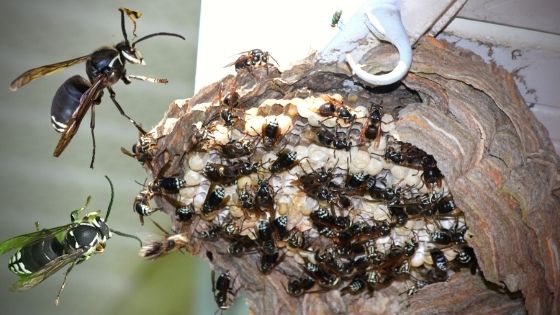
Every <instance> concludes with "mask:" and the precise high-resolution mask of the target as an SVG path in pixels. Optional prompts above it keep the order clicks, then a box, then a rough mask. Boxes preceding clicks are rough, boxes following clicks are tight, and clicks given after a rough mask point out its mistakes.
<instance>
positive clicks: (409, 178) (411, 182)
mask: <svg viewBox="0 0 560 315" xmlns="http://www.w3.org/2000/svg"><path fill="white" fill-rule="evenodd" d="M420 174H421V173H420V172H419V171H416V170H414V171H409V172H408V174H407V175H406V177H405V178H404V184H405V185H407V186H409V187H417V186H418V185H419V184H420V183H421V182H422V177H421V175H420ZM418 187H420V186H418Z"/></svg>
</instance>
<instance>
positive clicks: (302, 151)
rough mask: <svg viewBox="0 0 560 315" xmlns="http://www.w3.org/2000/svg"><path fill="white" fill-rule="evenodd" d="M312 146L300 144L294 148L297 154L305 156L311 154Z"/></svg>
mask: <svg viewBox="0 0 560 315" xmlns="http://www.w3.org/2000/svg"><path fill="white" fill-rule="evenodd" d="M310 147H311V146H308V145H298V146H296V147H295V148H294V151H296V154H297V156H299V157H301V158H304V157H306V156H308V155H309V153H308V152H309V149H310Z"/></svg>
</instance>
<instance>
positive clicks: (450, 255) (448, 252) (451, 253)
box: [442, 248, 458, 261]
mask: <svg viewBox="0 0 560 315" xmlns="http://www.w3.org/2000/svg"><path fill="white" fill-rule="evenodd" d="M442 251H443V255H444V256H445V258H447V261H452V260H454V259H455V257H457V254H458V253H457V251H455V250H454V249H453V248H445V249H443V250H442Z"/></svg>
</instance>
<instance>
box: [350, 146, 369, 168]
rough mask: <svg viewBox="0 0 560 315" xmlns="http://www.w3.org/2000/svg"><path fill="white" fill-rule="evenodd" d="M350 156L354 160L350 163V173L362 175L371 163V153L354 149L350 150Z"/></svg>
mask: <svg viewBox="0 0 560 315" xmlns="http://www.w3.org/2000/svg"><path fill="white" fill-rule="evenodd" d="M350 156H351V157H352V160H351V161H350V165H349V166H350V173H354V174H357V173H360V172H362V171H364V170H365V169H366V168H367V166H368V165H369V162H370V160H371V159H370V157H369V153H367V152H366V151H362V150H359V149H358V148H357V147H353V148H352V149H351V150H350Z"/></svg>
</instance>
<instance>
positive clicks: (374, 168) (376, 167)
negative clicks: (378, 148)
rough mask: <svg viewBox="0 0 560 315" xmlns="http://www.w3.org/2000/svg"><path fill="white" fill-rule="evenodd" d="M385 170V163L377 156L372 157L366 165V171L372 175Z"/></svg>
mask: <svg viewBox="0 0 560 315" xmlns="http://www.w3.org/2000/svg"><path fill="white" fill-rule="evenodd" d="M382 170H383V163H382V162H381V161H380V160H378V159H376V158H371V159H370V160H369V163H368V165H367V167H366V172H367V173H368V174H369V175H371V176H375V175H377V174H379V173H380V172H381V171H382Z"/></svg>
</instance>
